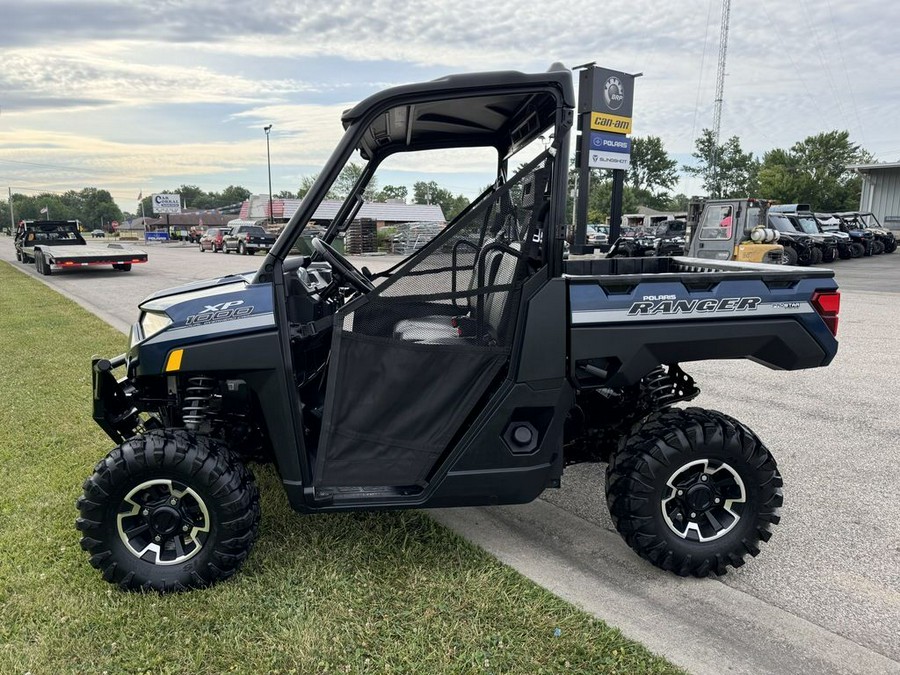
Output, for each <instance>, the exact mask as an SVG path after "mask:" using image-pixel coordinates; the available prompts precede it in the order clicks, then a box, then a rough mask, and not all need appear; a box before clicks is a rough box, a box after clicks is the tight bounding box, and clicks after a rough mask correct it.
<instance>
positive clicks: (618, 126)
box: [591, 112, 631, 134]
mask: <svg viewBox="0 0 900 675" xmlns="http://www.w3.org/2000/svg"><path fill="white" fill-rule="evenodd" d="M591 129H594V130H596V131H611V132H613V133H616V134H630V133H631V118H630V117H622V116H621V115H607V114H606V113H599V112H592V113H591Z"/></svg>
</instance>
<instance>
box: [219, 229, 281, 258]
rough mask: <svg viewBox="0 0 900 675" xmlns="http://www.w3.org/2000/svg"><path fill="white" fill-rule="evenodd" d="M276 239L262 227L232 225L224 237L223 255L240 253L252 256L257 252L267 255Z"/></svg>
mask: <svg viewBox="0 0 900 675" xmlns="http://www.w3.org/2000/svg"><path fill="white" fill-rule="evenodd" d="M232 222H233V221H232ZM275 239H277V237H276V236H275V235H274V234H269V233H268V232H266V230H265V228H264V227H263V226H262V225H257V224H256V223H254V222H251V223H239V224H236V225H234V226H233V227H232V228H231V230H230V231H229V232H228V234H226V235H225V239H224V242H223V247H224V248H223V250H224V251H225V253H240V254H241V255H253V254H254V253H256V252H257V251H265V252H266V253H268V251H269V249H270V248H272V244H274V243H275Z"/></svg>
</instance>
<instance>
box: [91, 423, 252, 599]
mask: <svg viewBox="0 0 900 675" xmlns="http://www.w3.org/2000/svg"><path fill="white" fill-rule="evenodd" d="M77 507H78V510H79V512H80V515H79V518H78V519H77V520H76V523H75V524H76V527H77V528H78V529H79V530H81V532H82V535H83V536H82V538H81V547H82V548H83V549H84V550H85V551H87V552H88V553H89V554H90V556H91V557H90V563H91V565H92V566H93V567H95V568H97V569H98V570H100V571H101V572H102V573H103V578H104V579H106V580H107V581H109V582H110V583H114V584H117V585H118V586H119V587H121V588H122V589H124V590H155V591H159V592H168V591H178V590H184V589H186V588H200V587H203V586H208V585H210V584H213V583H215V582H217V581H221V580H223V579H227V578H228V577H230V576H232V575H233V574H234V573H235V572H237V570H238V569H239V568H240V566H241V565H242V564H243V562H244V560H245V559H246V558H247V555H248V553H249V552H250V549H251V547H252V546H253V542H254V541H255V540H256V535H257V532H258V530H259V492H258V491H257V488H256V484H255V482H254V480H253V475H252V474H251V473H250V472H249V471H248V470H247V469H246V468H245V467H244V465H243V464H242V463H241V462H240V461H239V460H238V459H236V458H235V457H234V456H233V455H232V454H231V453H230V452H229V451H228V449H227V448H226V447H225V446H224V445H222V444H221V443H220V442H218V441H215V440H213V439H210V438H206V437H202V436H196V435H194V434H191V433H189V432H187V431H184V430H183V429H168V430H154V431H150V432H148V433H146V434H144V435H142V436H136V437H134V438H132V439H130V440H128V441H126V442H124V443H122V444H121V445H120V446H118V447H117V448H116V449H114V450H113V451H112V452H110V453H109V454H108V455H107V456H106V458H105V459H104V460H103V461H101V462H100V463H99V464H97V466H96V467H95V468H94V473H93V475H91V477H90V478H88V479H87V480H86V481H85V483H84V494H82V496H81V497H79V498H78V502H77Z"/></svg>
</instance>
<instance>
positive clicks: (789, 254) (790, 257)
mask: <svg viewBox="0 0 900 675" xmlns="http://www.w3.org/2000/svg"><path fill="white" fill-rule="evenodd" d="M797 258H798V256H797V251H796V250H795V249H793V248H791V247H790V246H785V247H784V264H785V265H796V264H797Z"/></svg>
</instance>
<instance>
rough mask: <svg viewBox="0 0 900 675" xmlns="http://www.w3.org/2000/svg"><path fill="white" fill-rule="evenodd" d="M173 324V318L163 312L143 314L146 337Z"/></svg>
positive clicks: (142, 326)
mask: <svg viewBox="0 0 900 675" xmlns="http://www.w3.org/2000/svg"><path fill="white" fill-rule="evenodd" d="M171 325H172V319H170V318H169V316H168V314H165V313H163V312H147V311H145V312H144V314H143V316H141V329H142V330H143V331H144V339H145V340H146V339H147V338H149V337H153V336H154V335H156V334H157V333H159V332H160V331H161V330H163V329H164V328H168V327H169V326H171Z"/></svg>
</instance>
